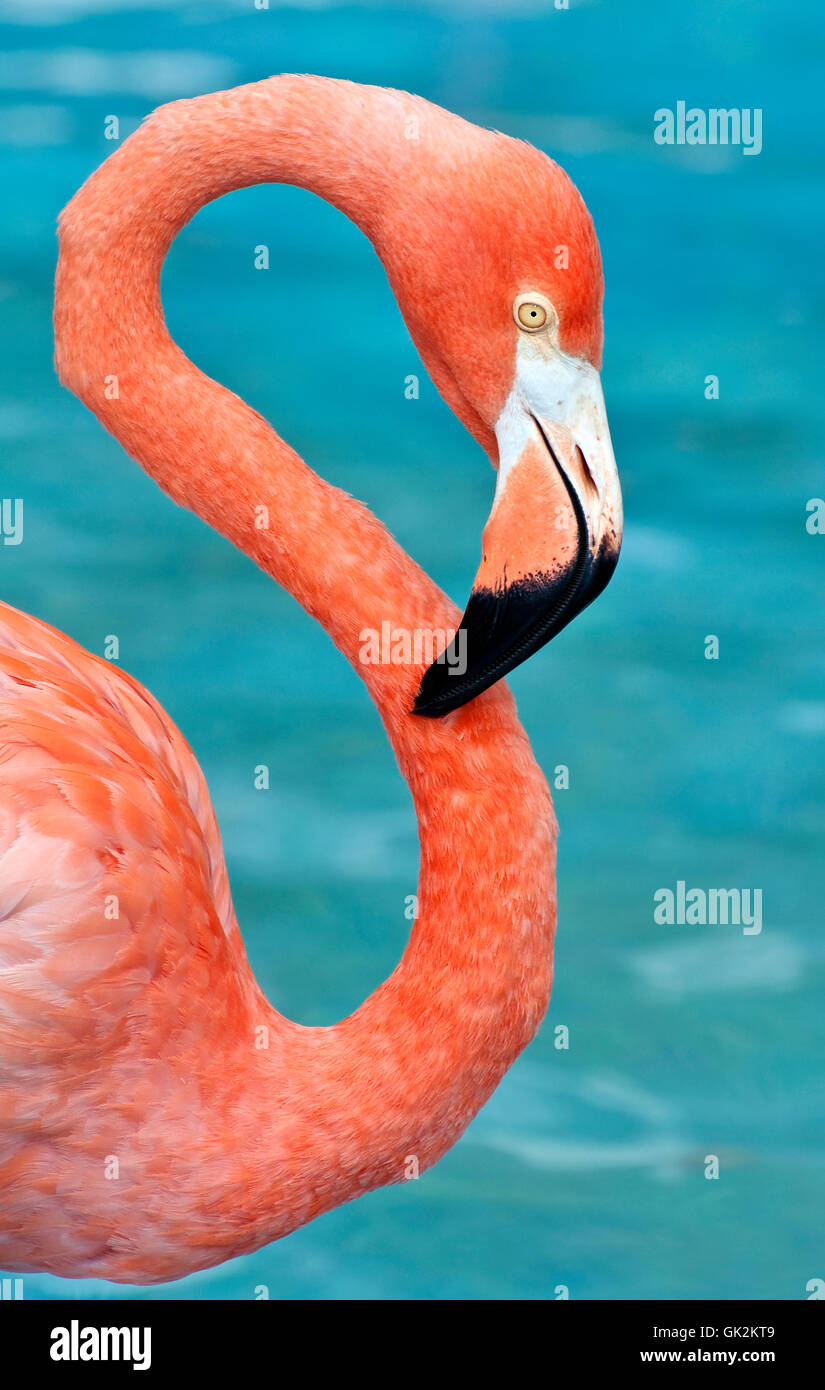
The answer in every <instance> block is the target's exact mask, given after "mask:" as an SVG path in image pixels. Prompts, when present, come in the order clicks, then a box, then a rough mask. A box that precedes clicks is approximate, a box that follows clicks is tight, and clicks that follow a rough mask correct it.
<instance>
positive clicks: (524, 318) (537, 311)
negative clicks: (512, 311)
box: [516, 300, 547, 328]
mask: <svg viewBox="0 0 825 1390" xmlns="http://www.w3.org/2000/svg"><path fill="white" fill-rule="evenodd" d="M516 317H517V318H518V321H519V323H520V324H521V326H522V328H543V327H544V325H545V324H546V322H547V310H546V309H545V308H544V307H543V305H541V304H531V303H530V302H529V300H528V302H527V303H526V304H519V306H518V309H517V310H516Z"/></svg>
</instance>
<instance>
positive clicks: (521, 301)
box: [513, 290, 559, 333]
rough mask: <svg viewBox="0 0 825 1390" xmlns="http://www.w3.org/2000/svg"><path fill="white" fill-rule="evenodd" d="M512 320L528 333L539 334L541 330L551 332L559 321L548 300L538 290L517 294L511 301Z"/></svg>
mask: <svg viewBox="0 0 825 1390" xmlns="http://www.w3.org/2000/svg"><path fill="white" fill-rule="evenodd" d="M513 318H514V319H515V321H516V323H517V324H518V326H519V328H526V329H527V332H528V333H540V332H541V330H542V328H547V329H548V330H552V329H553V328H554V327H555V325H556V324H557V323H558V321H559V316H558V314H557V313H556V311H555V309H554V308H553V305H552V304H551V303H550V300H549V299H548V298H547V297H546V296H545V295H543V294H539V292H538V290H527V291H526V292H525V293H524V294H517V295H516V297H515V299H514V301H513Z"/></svg>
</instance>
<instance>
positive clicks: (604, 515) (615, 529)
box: [493, 334, 622, 544]
mask: <svg viewBox="0 0 825 1390" xmlns="http://www.w3.org/2000/svg"><path fill="white" fill-rule="evenodd" d="M533 416H535V417H536V419H538V420H539V421H540V422H541V425H542V427H543V428H545V429H547V431H548V436H550V435H552V434H554V433H555V429H553V428H552V427H556V429H561V430H562V431H564V432H565V434H566V435H567V436H568V437H569V441H570V443H571V444H572V445H574V446H575V445H578V447H579V449H581V452H582V454H583V455H584V459H585V462H586V464H587V468H588V470H589V473H590V475H591V477H592V479H593V483H594V484H595V487H596V491H597V492H598V504H597V505H596V507H595V508H594V507H593V506H592V505H588V503H587V499H586V498H585V497H584V496H581V488H580V487H579V486H578V483H577V479H576V477H575V476H571V477H570V481H571V482H572V483H573V485H574V486H575V487H576V490H577V492H579V493H580V500H581V502H582V505H583V506H584V507H585V511H586V512H588V513H589V521H590V525H591V528H592V540H593V541H594V543H596V544H598V542H599V541H600V540H601V538H602V536H603V535H604V534H605V533H606V532H610V533H612V535H613V536H614V537H615V538H616V539H619V538H620V537H621V532H622V498H621V490H620V488H619V478H618V473H617V471H616V460H615V458H614V456H613V445H612V443H611V440H610V430H609V428H608V424H607V412H606V410H605V404H604V395H603V394H602V386H601V381H600V379H599V374H598V372H597V371H596V369H595V367H593V366H592V365H591V364H590V363H589V362H585V361H583V360H582V359H581V358H577V357H569V356H568V355H567V353H564V352H562V351H561V348H560V347H559V346H558V341H557V335H556V334H553V335H552V336H551V335H550V334H529V335H528V334H522V335H520V336H519V340H518V347H517V352H516V375H515V380H514V382H513V388H512V390H511V392H510V394H509V396H508V397H507V400H506V401H505V403H504V406H503V408H502V411H501V414H500V415H499V418H498V420H497V422H496V426H495V433H496V440H497V442H498V449H499V471H498V482H497V484H496V499H495V501H497V500H498V498H499V497H500V496H501V494H502V492H503V490H504V487H505V485H506V482H507V476H508V474H509V472H510V470H511V469H512V468H513V467H514V465H515V464H516V463H517V462H518V460H519V459H520V458H521V456H522V454H523V453H524V450H525V448H526V447H527V444H528V441H529V440H530V439H536V438H538V437H539V432H538V430H537V427H536V423H535V420H534V419H533V418H532V417H533ZM548 427H551V428H549V429H548ZM565 452H567V450H565ZM495 501H494V503H493V509H494V510H495ZM594 512H595V515H594V514H593V513H594Z"/></svg>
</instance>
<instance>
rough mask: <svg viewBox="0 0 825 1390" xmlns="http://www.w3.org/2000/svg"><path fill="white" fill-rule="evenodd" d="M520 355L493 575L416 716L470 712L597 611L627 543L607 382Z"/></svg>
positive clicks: (490, 533)
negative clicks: (594, 606)
mask: <svg viewBox="0 0 825 1390" xmlns="http://www.w3.org/2000/svg"><path fill="white" fill-rule="evenodd" d="M530 347H532V345H529V346H528V348H527V350H526V351H525V352H524V353H523V354H520V358H519V362H518V369H517V374H516V381H515V383H514V387H513V390H512V392H511V394H510V396H509V397H508V399H507V402H506V403H505V406H504V409H503V410H502V413H501V416H500V417H499V420H498V423H497V425H496V436H497V439H498V446H499V470H498V483H497V486H496V494H495V499H494V502H493V509H492V512H491V514H490V518H489V520H488V522H487V525H486V526H485V528H484V538H483V554H482V561H481V566H480V568H479V571H478V574H477V576H476V580H475V583H474V585H473V590H472V593H471V595H470V600H469V602H468V604H467V608H466V611H465V613H464V617H463V618H462V620H461V625H460V627H459V629H458V631H457V632H456V634H455V637H454V639H453V641H452V642H451V643H450V645H449V646H448V647H447V648H446V650H445V651H444V652H443V653H442V654H441V656H440V657H439V658H438V660H437V661H435V662H434V663H433V665H432V666H430V667H429V669H428V670H427V671H426V672H425V674H424V678H423V680H422V682H421V686H420V688H419V691H418V695H417V696H416V700H415V706H414V713H415V714H421V715H425V716H428V717H430V718H436V717H438V716H440V715H444V714H449V713H450V712H451V711H452V710H456V709H459V708H460V707H461V706H462V705H464V704H466V703H467V701H468V700H471V699H473V697H474V696H476V695H479V694H480V693H481V692H482V691H483V690H486V689H487V688H488V686H491V685H493V684H494V683H495V682H496V681H497V680H499V679H500V678H501V677H502V676H505V675H506V674H507V673H508V672H509V671H512V670H513V669H514V668H515V667H516V666H519V665H520V664H521V662H522V661H525V660H526V659H527V657H529V656H532V654H533V652H536V651H538V649H539V648H540V647H543V646H544V645H545V643H546V642H549V641H550V639H551V638H552V637H555V636H556V633H558V632H561V630H562V628H563V627H566V626H567V624H568V623H569V622H570V621H571V620H572V619H573V618H575V617H576V615H577V614H579V613H581V612H582V610H583V609H584V608H586V607H587V605H588V604H589V603H592V602H593V599H595V598H596V597H597V596H598V595H599V594H600V593H601V592H602V590H603V589H604V587H605V585H606V584H607V582H608V580H609V579H610V577H611V575H612V573H613V571H614V569H615V568H616V562H617V560H618V558H619V549H620V546H621V539H622V502H621V491H620V487H619V478H618V474H617V471H616V461H615V459H614V456H613V448H612V445H611V442H610V432H609V430H608V426H607V416H606V413H605V407H604V397H603V395H602V390H601V383H600V380H599V376H598V373H597V372H596V370H595V368H594V367H592V366H591V365H590V364H589V363H587V362H582V361H580V360H579V359H575V358H571V357H567V356H566V355H565V354H563V353H561V352H559V351H557V350H556V351H555V352H553V353H552V355H548V352H547V350H546V349H545V350H544V351H541V352H537V351H535V350H533V351H530Z"/></svg>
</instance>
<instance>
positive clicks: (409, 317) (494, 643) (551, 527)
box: [384, 118, 622, 716]
mask: <svg viewBox="0 0 825 1390" xmlns="http://www.w3.org/2000/svg"><path fill="white" fill-rule="evenodd" d="M453 119H455V118H453ZM458 127H460V130H459V129H458ZM458 127H457V126H451V127H450V129H449V131H448V132H445V138H444V139H443V141H442V142H441V143H440V145H439V146H438V147H437V151H433V152H431V157H430V159H429V161H427V165H426V172H425V173H423V174H422V175H421V176H420V180H419V181H418V183H416V179H415V178H412V177H411V178H410V180H409V181H408V184H407V186H406V197H405V200H404V201H403V202H402V203H401V204H400V205H398V206H396V207H395V208H394V209H390V212H389V214H388V215H390V216H391V215H392V214H393V213H394V217H393V221H394V226H395V234H394V236H393V238H392V245H393V250H392V251H390V252H385V254H384V260H385V264H386V265H387V269H388V273H389V276H390V281H391V283H392V285H393V288H394V290H395V293H396V296H397V298H398V302H399V305H400V307H401V310H402V313H403V314H404V317H405V319H406V321H407V324H408V327H409V328H410V331H411V333H412V336H413V338H414V340H415V342H416V344H417V346H418V348H419V350H420V352H421V355H422V358H423V360H424V362H425V364H426V366H427V368H428V370H429V372H430V375H431V376H432V378H433V380H434V382H435V384H436V386H437V388H438V390H439V391H440V393H441V395H442V396H443V397H444V399H445V400H446V401H447V403H448V405H450V406H451V408H452V409H453V410H454V412H455V413H456V415H458V417H459V418H460V419H461V420H462V421H463V423H464V424H465V425H466V426H467V428H468V429H469V430H471V432H472V433H473V434H474V435H475V436H476V438H477V439H478V440H479V441H480V443H481V444H482V445H483V446H484V448H485V449H486V450H487V452H488V454H489V455H490V458H491V460H492V462H493V464H494V466H495V467H496V468H497V471H498V480H497V484H496V490H495V497H494V500H493V507H492V511H491V514H490V517H489V520H488V522H487V524H486V526H485V529H484V536H483V546H482V559H481V565H480V568H479V570H478V574H477V576H476V580H475V583H474V585H473V590H472V593H471V595H470V599H469V602H468V604H467V608H466V611H465V613H464V617H463V619H462V621H461V632H459V634H457V636H456V639H455V640H454V642H453V644H452V649H451V650H450V651H448V652H447V653H446V654H443V655H442V657H441V658H440V659H439V661H437V662H435V663H434V664H433V665H432V666H431V667H430V668H429V670H427V672H426V673H425V675H424V678H423V680H422V683H421V686H420V689H419V692H418V695H417V698H416V701H415V713H417V714H421V715H428V716H439V715H444V714H448V713H450V712H451V711H452V710H455V709H458V708H459V707H460V706H461V705H463V704H466V702H467V701H468V700H470V699H472V698H473V697H474V696H475V695H478V694H479V693H480V692H481V691H482V690H485V689H486V688H487V687H488V686H490V685H492V684H493V683H494V682H495V681H497V680H498V679H499V678H500V677H501V676H503V675H506V674H507V672H508V671H511V670H513V668H514V667H516V666H518V665H519V664H520V663H521V662H522V661H524V660H525V659H526V658H527V657H528V656H530V655H532V653H533V652H535V651H537V650H538V649H539V647H542V646H543V645H544V644H545V643H546V642H548V641H549V640H550V638H551V637H554V636H555V635H556V633H558V632H560V631H561V629H562V628H563V627H565V626H566V625H567V624H568V623H569V622H570V621H571V619H572V618H574V617H575V616H576V615H577V614H578V613H580V612H581V611H582V609H584V608H585V607H586V606H587V605H588V604H589V603H591V602H592V601H593V599H594V598H596V596H597V595H598V594H599V593H601V591H602V589H603V588H604V587H605V585H606V584H607V582H608V580H609V578H610V576H611V574H612V573H613V570H614V568H615V566H616V561H617V559H618V555H619V548H620V545H621V537H622V504H621V492H620V488H619V480H618V475H617V472H616V463H615V459H614V457H613V449H612V445H611V442H610V433H609V430H608V426H607V417H606V414H605V406H604V398H603V395H602V390H601V383H600V377H599V368H600V366H601V349H602V290H603V280H602V269H601V257H600V254H599V245H598V242H597V240H596V234H595V231H594V229H593V223H592V220H591V218H590V215H589V213H588V211H587V208H586V207H585V205H584V202H583V201H582V198H581V196H580V194H579V193H578V191H577V190H576V188H575V186H574V185H573V183H572V182H571V181H570V179H569V178H568V177H567V175H566V174H565V173H564V172H563V171H562V170H561V169H560V168H559V167H558V165H556V164H554V163H553V161H552V160H550V159H549V158H548V157H547V156H546V155H544V154H542V153H541V152H540V151H538V150H536V149H534V148H533V147H532V146H530V145H526V144H523V143H522V142H520V141H516V140H511V139H509V138H508V137H506V136H503V135H499V134H495V133H493V132H490V131H482V130H480V129H478V128H477V127H475V126H467V125H466V123H465V122H459V123H458ZM468 131H469V132H472V134H471V135H469V136H468V135H467V132H468ZM447 137H449V138H447ZM439 170H440V179H441V185H440V187H439V186H436V187H435V188H434V187H433V183H434V180H435V181H436V183H437V182H438V179H439ZM424 181H426V188H422V186H421V185H422V182H424ZM462 633H463V635H462ZM459 643H461V644H462V646H461V647H460V646H459ZM462 647H463V656H462V655H461V652H462ZM459 658H460V659H459Z"/></svg>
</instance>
